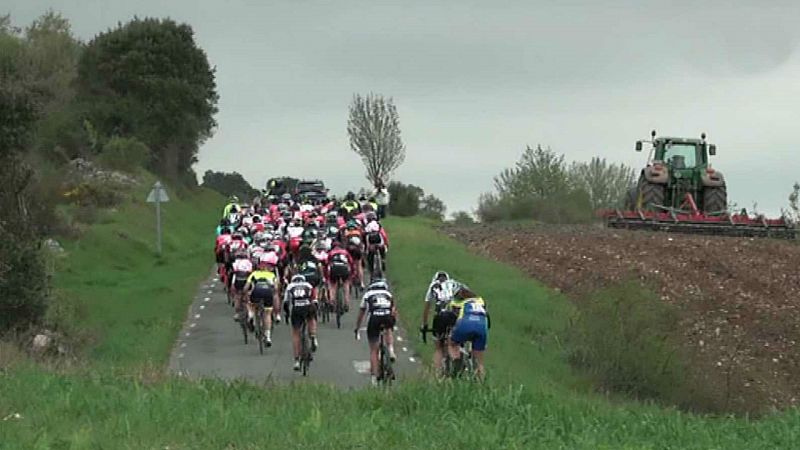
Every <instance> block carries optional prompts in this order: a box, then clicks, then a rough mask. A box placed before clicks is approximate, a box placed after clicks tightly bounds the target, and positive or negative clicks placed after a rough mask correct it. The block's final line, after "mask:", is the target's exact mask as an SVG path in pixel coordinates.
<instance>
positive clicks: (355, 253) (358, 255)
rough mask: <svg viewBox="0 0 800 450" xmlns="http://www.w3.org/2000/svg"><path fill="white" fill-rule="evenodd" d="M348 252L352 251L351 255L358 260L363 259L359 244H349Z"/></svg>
mask: <svg viewBox="0 0 800 450" xmlns="http://www.w3.org/2000/svg"><path fill="white" fill-rule="evenodd" d="M347 253H350V256H352V257H353V259H355V260H356V261H358V260H360V259H361V256H362V255H361V247H359V246H357V245H348V246H347Z"/></svg>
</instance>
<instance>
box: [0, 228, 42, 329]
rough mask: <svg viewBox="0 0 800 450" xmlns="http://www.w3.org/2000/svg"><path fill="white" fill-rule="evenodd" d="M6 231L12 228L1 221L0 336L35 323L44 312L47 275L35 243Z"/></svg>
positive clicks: (36, 242) (16, 231) (17, 231)
mask: <svg viewBox="0 0 800 450" xmlns="http://www.w3.org/2000/svg"><path fill="white" fill-rule="evenodd" d="M0 219H1V218H0ZM8 227H13V225H9V224H8V222H4V221H2V220H0V333H2V332H5V331H9V330H11V331H19V330H22V329H25V328H26V327H28V326H30V325H32V324H35V323H37V322H38V321H39V320H41V318H42V317H43V316H44V313H45V311H46V309H47V296H46V287H47V275H46V273H45V266H44V262H43V259H42V255H41V252H40V251H39V249H38V248H37V247H38V239H33V238H31V237H30V236H27V235H26V233H22V232H20V230H12V229H9V228H8Z"/></svg>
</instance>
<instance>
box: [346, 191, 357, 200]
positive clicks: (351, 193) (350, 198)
mask: <svg viewBox="0 0 800 450" xmlns="http://www.w3.org/2000/svg"><path fill="white" fill-rule="evenodd" d="M345 199H346V200H355V199H356V194H354V193H353V192H352V191H351V192H348V193H347V196H346V197H345Z"/></svg>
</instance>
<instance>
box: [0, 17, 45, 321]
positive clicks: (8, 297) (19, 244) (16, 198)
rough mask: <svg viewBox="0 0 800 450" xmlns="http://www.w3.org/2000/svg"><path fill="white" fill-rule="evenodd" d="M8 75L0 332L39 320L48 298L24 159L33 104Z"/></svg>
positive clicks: (3, 90)
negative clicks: (31, 212)
mask: <svg viewBox="0 0 800 450" xmlns="http://www.w3.org/2000/svg"><path fill="white" fill-rule="evenodd" d="M0 22H1V21H0ZM6 81H10V80H7V79H6V77H5V76H4V74H0V118H2V121H0V180H3V189H0V334H3V333H4V332H6V331H8V330H18V329H22V328H24V327H25V326H27V325H29V324H31V323H34V322H36V321H38V320H40V319H41V318H42V317H43V316H44V312H45V309H46V301H47V295H46V293H45V292H46V289H45V288H46V280H47V277H46V275H45V270H44V262H43V259H42V256H41V253H40V251H39V244H40V242H41V237H40V236H39V234H38V233H37V228H36V226H35V224H33V223H32V220H31V215H30V211H29V204H30V193H29V188H30V184H31V181H32V179H33V171H32V170H31V168H30V167H28V165H27V164H25V162H24V161H23V159H22V155H23V152H24V151H25V148H26V146H27V142H28V140H29V138H30V136H31V133H32V131H33V128H34V123H35V120H36V114H35V106H34V101H33V99H32V95H31V94H30V93H29V92H27V91H25V90H24V89H22V88H21V87H19V86H15V85H12V84H11V83H8V82H6Z"/></svg>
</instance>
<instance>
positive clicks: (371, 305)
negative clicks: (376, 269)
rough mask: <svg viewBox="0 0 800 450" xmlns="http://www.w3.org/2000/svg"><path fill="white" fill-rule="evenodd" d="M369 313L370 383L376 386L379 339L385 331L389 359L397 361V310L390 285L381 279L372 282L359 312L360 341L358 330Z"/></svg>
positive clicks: (356, 331)
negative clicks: (395, 336) (393, 330)
mask: <svg viewBox="0 0 800 450" xmlns="http://www.w3.org/2000/svg"><path fill="white" fill-rule="evenodd" d="M367 313H369V321H368V322H367V342H369V367H370V373H371V374H372V377H371V380H370V381H372V384H373V385H376V384H378V378H377V375H378V337H379V336H380V334H381V332H383V331H384V330H385V333H386V334H385V342H386V346H387V347H388V348H389V358H390V359H391V360H392V362H394V360H395V359H396V355H395V353H394V339H393V336H392V328H394V324H395V322H396V318H397V308H396V307H395V302H394V299H393V298H392V293H391V292H390V291H389V285H388V283H386V281H385V280H383V279H380V278H378V279H375V280H372V282H371V283H370V285H369V289H367V292H365V293H364V297H362V299H361V307H360V311H359V312H358V319H356V329H355V335H356V339H358V330H359V328H361V322H362V321H363V320H364V316H365V315H366V314H367Z"/></svg>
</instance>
